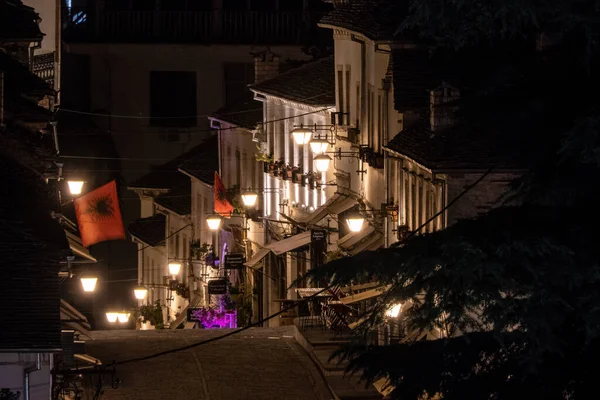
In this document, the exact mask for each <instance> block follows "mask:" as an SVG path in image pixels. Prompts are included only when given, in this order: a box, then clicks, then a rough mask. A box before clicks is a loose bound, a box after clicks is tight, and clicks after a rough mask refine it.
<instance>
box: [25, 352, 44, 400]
mask: <svg viewBox="0 0 600 400" xmlns="http://www.w3.org/2000/svg"><path fill="white" fill-rule="evenodd" d="M40 369H42V356H41V354H40V353H37V359H36V361H35V364H33V365H32V366H31V367H27V368H25V400H29V399H30V393H29V376H30V374H31V373H32V372H35V371H39V370H40Z"/></svg>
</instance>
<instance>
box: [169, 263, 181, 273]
mask: <svg viewBox="0 0 600 400" xmlns="http://www.w3.org/2000/svg"><path fill="white" fill-rule="evenodd" d="M179 271H181V263H178V262H170V263H169V273H170V274H171V275H173V276H176V275H179Z"/></svg>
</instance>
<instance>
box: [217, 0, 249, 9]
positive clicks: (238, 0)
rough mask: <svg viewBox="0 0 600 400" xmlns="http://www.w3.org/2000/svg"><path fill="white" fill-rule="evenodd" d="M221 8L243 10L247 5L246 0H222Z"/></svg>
mask: <svg viewBox="0 0 600 400" xmlns="http://www.w3.org/2000/svg"><path fill="white" fill-rule="evenodd" d="M223 8H224V9H226V10H245V9H247V8H248V5H247V4H246V0H223Z"/></svg>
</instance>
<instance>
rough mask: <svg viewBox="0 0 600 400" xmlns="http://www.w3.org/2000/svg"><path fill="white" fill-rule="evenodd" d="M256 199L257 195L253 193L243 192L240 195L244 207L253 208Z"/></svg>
mask: <svg viewBox="0 0 600 400" xmlns="http://www.w3.org/2000/svg"><path fill="white" fill-rule="evenodd" d="M257 199H258V194H256V193H254V192H245V193H242V201H243V202H244V205H245V206H246V207H254V205H255V204H256V200H257Z"/></svg>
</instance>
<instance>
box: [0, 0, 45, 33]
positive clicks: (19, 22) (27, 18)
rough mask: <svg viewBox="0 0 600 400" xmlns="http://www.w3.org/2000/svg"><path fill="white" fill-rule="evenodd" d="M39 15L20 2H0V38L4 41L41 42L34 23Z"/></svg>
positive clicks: (38, 29)
mask: <svg viewBox="0 0 600 400" xmlns="http://www.w3.org/2000/svg"><path fill="white" fill-rule="evenodd" d="M38 18H39V15H38V14H37V13H36V12H35V11H34V9H33V8H31V7H28V6H26V5H24V4H23V3H22V2H21V1H20V0H0V38H2V39H6V40H42V38H43V36H44V35H43V34H42V32H41V31H40V27H39V25H38V24H37V22H36V21H35V20H36V19H38Z"/></svg>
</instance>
